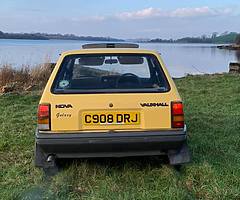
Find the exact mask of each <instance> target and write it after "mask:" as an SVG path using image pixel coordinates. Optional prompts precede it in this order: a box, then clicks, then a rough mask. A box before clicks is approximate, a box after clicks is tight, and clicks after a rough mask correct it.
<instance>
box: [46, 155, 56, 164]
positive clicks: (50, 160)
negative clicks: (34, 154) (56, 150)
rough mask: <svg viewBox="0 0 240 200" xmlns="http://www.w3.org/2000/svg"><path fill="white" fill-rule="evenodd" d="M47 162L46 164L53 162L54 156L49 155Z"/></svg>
mask: <svg viewBox="0 0 240 200" xmlns="http://www.w3.org/2000/svg"><path fill="white" fill-rule="evenodd" d="M47 162H48V163H52V162H55V156H54V155H49V156H48V157H47Z"/></svg>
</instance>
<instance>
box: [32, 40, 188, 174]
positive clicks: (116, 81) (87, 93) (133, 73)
mask: <svg viewBox="0 0 240 200" xmlns="http://www.w3.org/2000/svg"><path fill="white" fill-rule="evenodd" d="M186 140H187V135H186V125H185V123H184V113H183V104H182V100H181V98H180V96H179V93H178V91H177V88H176V86H175V84H174V82H173V80H172V78H171V77H170V75H169V73H168V71H167V69H166V67H165V66H164V64H163V61H162V59H161V57H160V55H159V53H157V52H155V51H149V50H142V49H140V48H139V46H138V45H136V44H126V43H122V44H121V43H120V44H119V43H117V44H110V43H107V44H86V45H83V48H82V49H81V50H75V51H68V52H65V53H63V54H61V56H60V58H59V60H58V62H57V64H56V66H55V68H54V70H53V72H52V74H51V76H50V78H49V81H48V83H47V85H46V87H45V90H44V92H43V95H42V98H41V100H40V103H39V107H38V127H37V131H36V149H35V164H36V166H37V167H41V168H43V169H44V170H46V171H47V170H53V169H55V168H56V160H57V159H61V158H89V157H125V156H146V155H162V154H164V155H167V156H168V158H169V161H170V164H171V165H181V164H183V163H188V162H189V161H190V156H189V151H188V148H187V144H186Z"/></svg>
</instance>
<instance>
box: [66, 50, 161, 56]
mask: <svg viewBox="0 0 240 200" xmlns="http://www.w3.org/2000/svg"><path fill="white" fill-rule="evenodd" d="M105 53H106V54H109V53H113V54H114V53H131V54H134V53H136V54H159V53H158V52H156V51H152V50H147V49H138V48H96V49H79V50H71V51H65V52H63V53H62V55H63V56H67V55H75V54H105Z"/></svg>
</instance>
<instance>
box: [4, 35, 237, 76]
mask: <svg viewBox="0 0 240 200" xmlns="http://www.w3.org/2000/svg"><path fill="white" fill-rule="evenodd" d="M84 43H93V42H85V41H84V42H83V41H68V40H5V39H0V63H1V64H11V65H13V66H14V67H20V66H22V65H29V66H35V65H37V64H40V63H44V62H56V60H57V58H58V56H59V54H60V53H61V52H63V51H67V50H74V49H80V48H81V46H82V44H84ZM140 47H141V48H145V49H153V50H156V51H158V52H160V53H161V55H162V57H163V60H164V62H165V64H166V66H167V68H168V70H169V72H170V74H171V75H172V76H174V77H181V76H184V75H186V74H203V73H208V74H211V73H222V72H227V71H228V65H229V63H230V62H235V61H240V53H239V52H236V51H229V50H221V49H217V48H216V45H213V44H162V43H160V44H159V43H141V44H140Z"/></svg>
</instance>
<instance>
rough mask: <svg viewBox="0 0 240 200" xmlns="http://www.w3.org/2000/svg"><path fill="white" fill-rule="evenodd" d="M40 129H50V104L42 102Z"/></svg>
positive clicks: (39, 116)
mask: <svg viewBox="0 0 240 200" xmlns="http://www.w3.org/2000/svg"><path fill="white" fill-rule="evenodd" d="M38 130H45V131H47V130H50V105H49V104H40V105H39V106H38Z"/></svg>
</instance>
